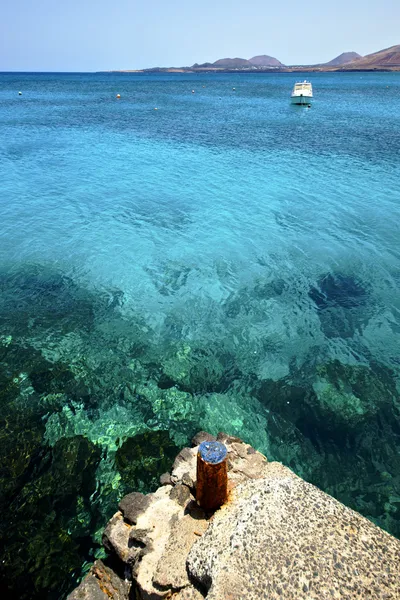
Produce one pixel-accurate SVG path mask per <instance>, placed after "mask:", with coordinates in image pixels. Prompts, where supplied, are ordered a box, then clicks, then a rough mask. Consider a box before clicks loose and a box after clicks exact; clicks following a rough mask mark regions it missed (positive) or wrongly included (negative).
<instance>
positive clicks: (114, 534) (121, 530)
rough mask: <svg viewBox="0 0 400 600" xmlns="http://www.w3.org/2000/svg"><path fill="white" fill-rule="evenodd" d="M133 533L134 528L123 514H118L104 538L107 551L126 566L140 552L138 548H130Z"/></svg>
mask: <svg viewBox="0 0 400 600" xmlns="http://www.w3.org/2000/svg"><path fill="white" fill-rule="evenodd" d="M131 531H132V526H131V525H129V524H128V523H127V522H126V521H125V520H124V517H123V516H122V513H120V512H117V513H115V515H114V516H113V517H111V519H110V520H109V522H108V523H107V527H106V528H105V530H104V532H103V537H102V542H103V546H104V547H105V548H106V550H108V552H110V553H111V554H115V555H116V556H118V558H119V559H120V560H121V561H122V562H123V563H126V564H130V563H132V562H133V561H134V559H135V558H136V556H137V555H138V552H139V551H138V548H135V547H129V538H130V534H131Z"/></svg>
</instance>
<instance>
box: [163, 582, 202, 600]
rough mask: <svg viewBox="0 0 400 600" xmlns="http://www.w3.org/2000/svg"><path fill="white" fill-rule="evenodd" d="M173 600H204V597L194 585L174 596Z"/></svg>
mask: <svg viewBox="0 0 400 600" xmlns="http://www.w3.org/2000/svg"><path fill="white" fill-rule="evenodd" d="M171 598H172V599H173V600H203V598H204V596H203V594H201V593H200V592H199V591H198V590H196V588H195V587H193V586H192V585H190V586H188V587H185V588H183V589H181V590H179V592H176V594H172V596H171Z"/></svg>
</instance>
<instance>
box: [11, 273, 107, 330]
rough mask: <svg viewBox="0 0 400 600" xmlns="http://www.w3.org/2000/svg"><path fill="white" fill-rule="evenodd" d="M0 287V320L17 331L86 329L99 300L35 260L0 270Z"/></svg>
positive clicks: (91, 322)
mask: <svg viewBox="0 0 400 600" xmlns="http://www.w3.org/2000/svg"><path fill="white" fill-rule="evenodd" d="M0 289H1V291H2V294H1V298H0V324H8V325H9V327H10V328H12V329H13V330H16V331H18V332H19V333H23V332H25V333H28V332H29V333H32V331H33V330H38V329H48V328H49V327H51V328H52V329H53V330H55V331H59V330H61V331H63V332H64V333H65V332H67V331H72V330H74V329H76V328H80V329H83V330H87V329H88V328H90V326H91V325H92V324H93V321H94V314H95V310H96V306H97V304H98V302H99V299H98V298H96V297H95V296H94V294H91V292H89V290H87V289H85V288H83V287H79V286H78V285H77V284H76V283H74V281H73V280H72V279H71V278H69V277H67V276H66V275H64V274H63V273H61V272H59V271H57V270H55V269H51V268H49V267H45V266H42V265H35V264H31V265H24V266H22V267H19V268H18V269H15V270H14V271H2V272H0ZM16 313H17V314H16Z"/></svg>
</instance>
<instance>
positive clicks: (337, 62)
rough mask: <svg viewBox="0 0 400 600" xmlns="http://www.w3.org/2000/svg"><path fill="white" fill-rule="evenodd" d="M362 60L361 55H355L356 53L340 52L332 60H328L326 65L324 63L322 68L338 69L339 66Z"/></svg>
mask: <svg viewBox="0 0 400 600" xmlns="http://www.w3.org/2000/svg"><path fill="white" fill-rule="evenodd" d="M360 58H362V56H361V54H357V52H342V54H339V56H337V57H336V58H334V59H333V60H330V61H329V62H327V63H324V65H323V66H324V67H340V66H341V65H345V64H347V63H349V62H352V61H355V60H360Z"/></svg>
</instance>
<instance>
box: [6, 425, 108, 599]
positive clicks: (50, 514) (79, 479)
mask: <svg viewBox="0 0 400 600" xmlns="http://www.w3.org/2000/svg"><path fill="white" fill-rule="evenodd" d="M17 439H18V438H17ZM38 451H39V452H40V459H41V460H40V461H36V462H35V465H34V468H33V469H32V468H31V467H29V469H30V473H29V479H28V478H26V479H24V480H23V482H22V483H23V485H22V486H20V489H19V490H15V491H14V495H13V496H11V497H9V506H7V507H4V509H3V511H2V513H1V527H0V537H1V545H2V547H3V553H2V554H3V561H2V564H1V570H2V572H3V573H4V576H5V577H6V580H7V582H8V585H9V587H10V589H12V590H13V592H14V593H17V596H18V598H20V599H21V600H22V599H26V600H28V599H29V600H30V599H33V598H35V599H38V600H39V599H41V598H43V597H44V595H46V597H47V598H49V599H51V600H53V599H54V600H57V598H60V597H62V595H63V594H64V593H65V592H66V591H67V589H68V586H69V585H70V581H71V580H70V577H71V574H72V573H73V572H74V571H75V572H79V571H80V568H81V565H82V562H83V560H85V559H87V558H88V554H87V553H88V551H89V549H90V547H92V546H93V542H91V540H90V537H89V536H90V528H91V521H92V520H93V518H94V516H95V515H94V514H93V511H92V509H91V504H90V500H89V499H90V496H91V495H92V494H93V492H94V491H95V489H96V481H95V471H96V467H97V465H98V463H99V460H100V450H99V449H98V448H97V447H95V446H94V445H93V444H92V443H91V442H90V441H89V440H86V439H85V438H83V437H81V436H79V437H76V438H71V439H62V440H60V441H59V442H57V443H56V445H55V447H54V448H53V449H49V448H45V447H43V448H40V447H38ZM82 519H83V521H82ZM85 536H86V537H87V541H86V545H85V544H84V537H85Z"/></svg>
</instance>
